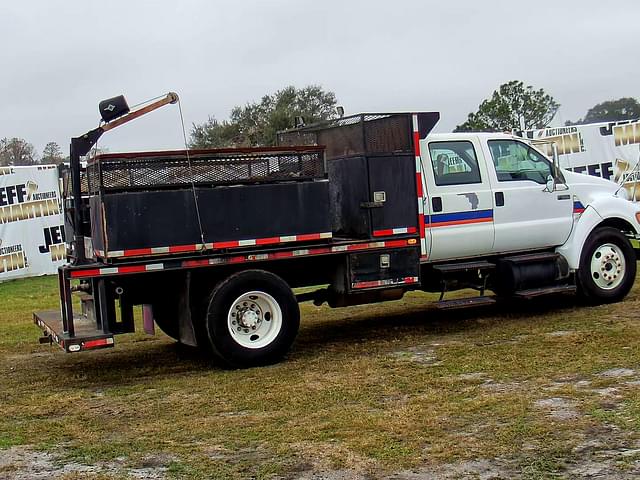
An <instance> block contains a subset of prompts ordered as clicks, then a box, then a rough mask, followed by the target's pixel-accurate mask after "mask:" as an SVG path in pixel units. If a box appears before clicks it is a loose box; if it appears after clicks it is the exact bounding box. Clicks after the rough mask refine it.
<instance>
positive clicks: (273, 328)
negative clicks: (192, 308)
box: [206, 270, 300, 368]
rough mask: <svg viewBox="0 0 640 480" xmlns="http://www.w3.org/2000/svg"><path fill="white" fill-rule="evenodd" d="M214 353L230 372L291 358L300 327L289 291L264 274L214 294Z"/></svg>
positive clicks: (210, 326) (231, 282) (238, 279)
mask: <svg viewBox="0 0 640 480" xmlns="http://www.w3.org/2000/svg"><path fill="white" fill-rule="evenodd" d="M206 327H207V333H208V337H209V341H210V345H211V349H212V351H213V353H214V354H215V355H216V356H217V357H218V358H219V359H220V360H222V362H223V363H224V364H225V365H226V366H228V367H231V368H247V367H255V366H260V365H269V364H272V363H275V362H277V361H279V360H280V359H282V357H283V356H284V355H285V354H286V353H287V351H288V350H289V348H290V347H291V345H292V344H293V341H294V340H295V337H296V335H297V334H298V328H299V327H300V310H299V308H298V302H297V301H296V298H295V295H294V294H293V291H292V290H291V288H289V285H287V283H286V282H285V281H284V280H282V279H281V278H280V277H278V276H276V275H274V274H272V273H269V272H266V271H264V270H246V271H244V272H239V273H236V274H234V275H231V276H230V277H228V278H227V279H226V280H223V281H222V282H220V283H219V284H218V285H217V286H216V287H215V288H214V289H213V292H212V293H211V297H210V300H209V306H208V309H207V319H206Z"/></svg>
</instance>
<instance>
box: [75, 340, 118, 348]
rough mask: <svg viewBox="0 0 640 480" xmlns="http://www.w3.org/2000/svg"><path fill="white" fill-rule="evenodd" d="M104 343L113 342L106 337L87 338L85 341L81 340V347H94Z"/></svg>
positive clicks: (101, 345)
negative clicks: (97, 338)
mask: <svg viewBox="0 0 640 480" xmlns="http://www.w3.org/2000/svg"><path fill="white" fill-rule="evenodd" d="M105 345H113V343H109V341H108V339H107V338H101V339H99V340H87V341H86V342H82V348H84V349H88V348H96V347H104V346H105Z"/></svg>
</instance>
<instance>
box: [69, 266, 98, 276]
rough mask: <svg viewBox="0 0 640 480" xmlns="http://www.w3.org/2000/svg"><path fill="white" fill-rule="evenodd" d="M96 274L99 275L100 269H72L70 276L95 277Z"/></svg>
mask: <svg viewBox="0 0 640 480" xmlns="http://www.w3.org/2000/svg"><path fill="white" fill-rule="evenodd" d="M97 275H100V269H99V268H92V269H90V270H78V271H72V272H71V277H72V278H80V277H95V276H97Z"/></svg>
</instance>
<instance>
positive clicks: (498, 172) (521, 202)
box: [483, 138, 573, 253]
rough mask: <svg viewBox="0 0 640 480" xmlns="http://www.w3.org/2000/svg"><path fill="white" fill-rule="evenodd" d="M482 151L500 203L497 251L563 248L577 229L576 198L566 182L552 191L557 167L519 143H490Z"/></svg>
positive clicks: (497, 208)
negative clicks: (549, 183) (550, 185)
mask: <svg viewBox="0 0 640 480" xmlns="http://www.w3.org/2000/svg"><path fill="white" fill-rule="evenodd" d="M483 148H484V149H485V157H486V158H487V164H489V170H490V179H491V185H492V188H493V194H494V203H495V208H494V213H493V223H494V227H495V243H494V251H495V252H496V253H499V252H508V251H520V250H530V249H537V248H546V247H554V246H558V245H562V244H563V243H564V242H565V241H566V240H567V238H569V234H570V233H571V228H572V226H573V199H572V192H571V190H570V189H569V187H568V186H566V185H564V184H562V185H558V187H559V188H557V189H556V190H555V191H553V192H549V191H547V189H546V183H547V179H548V177H549V176H550V175H552V174H553V168H552V163H551V162H550V161H549V160H548V159H547V158H546V157H545V156H544V155H542V154H541V153H539V152H538V151H537V150H535V149H534V148H532V147H531V146H529V145H527V144H526V143H523V142H520V141H518V140H512V139H508V138H505V139H500V140H497V139H496V140H487V141H486V143H485V144H484V145H483Z"/></svg>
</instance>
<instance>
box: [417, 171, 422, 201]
mask: <svg viewBox="0 0 640 480" xmlns="http://www.w3.org/2000/svg"><path fill="white" fill-rule="evenodd" d="M416 189H417V190H418V197H419V198H420V199H422V174H421V173H420V172H416Z"/></svg>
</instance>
